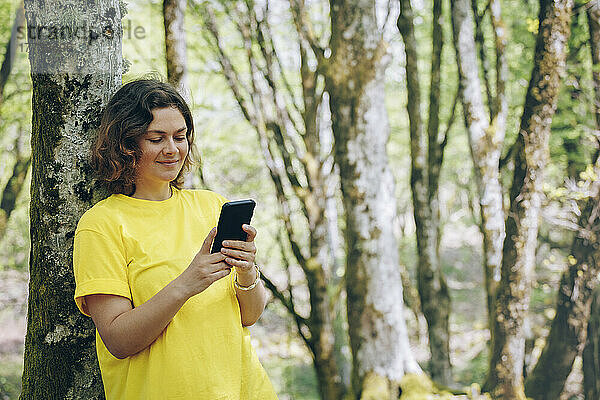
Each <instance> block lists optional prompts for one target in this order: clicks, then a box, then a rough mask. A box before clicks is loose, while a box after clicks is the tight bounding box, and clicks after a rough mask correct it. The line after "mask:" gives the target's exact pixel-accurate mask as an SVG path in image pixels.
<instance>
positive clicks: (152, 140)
mask: <svg viewBox="0 0 600 400" xmlns="http://www.w3.org/2000/svg"><path fill="white" fill-rule="evenodd" d="M148 140H149V141H150V142H152V143H159V142H160V141H161V140H162V139H160V138H158V139H148Z"/></svg>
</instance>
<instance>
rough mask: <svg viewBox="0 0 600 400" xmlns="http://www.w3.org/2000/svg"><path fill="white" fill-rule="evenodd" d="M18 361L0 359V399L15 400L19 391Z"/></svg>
mask: <svg viewBox="0 0 600 400" xmlns="http://www.w3.org/2000/svg"><path fill="white" fill-rule="evenodd" d="M22 368H23V365H22V363H21V362H19V361H12V360H8V361H4V360H2V359H0V400H16V399H18V398H19V394H20V393H21V369H22Z"/></svg>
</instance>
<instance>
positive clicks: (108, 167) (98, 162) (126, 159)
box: [91, 79, 195, 196]
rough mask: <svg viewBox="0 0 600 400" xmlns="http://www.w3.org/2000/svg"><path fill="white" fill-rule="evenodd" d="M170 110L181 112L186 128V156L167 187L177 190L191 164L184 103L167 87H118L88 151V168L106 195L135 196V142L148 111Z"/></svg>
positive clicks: (152, 83)
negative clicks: (106, 190) (90, 152)
mask: <svg viewBox="0 0 600 400" xmlns="http://www.w3.org/2000/svg"><path fill="white" fill-rule="evenodd" d="M166 107H173V108H176V109H178V110H179V111H180V112H181V115H182V116H183V118H184V119H185V124H186V126H187V133H186V136H187V141H188V145H189V150H188V154H187V155H186V157H185V160H184V162H183V167H182V168H181V171H179V174H178V175H177V178H175V180H173V181H171V186H175V187H176V188H178V189H181V187H182V186H183V180H184V174H185V173H186V172H187V171H188V170H189V169H190V167H191V166H192V165H193V164H194V160H193V158H195V157H190V156H191V155H192V156H193V154H191V153H192V148H193V147H192V145H193V143H194V121H193V119H192V113H191V112H190V109H189V107H188V105H187V104H186V102H185V100H184V99H183V97H181V95H179V93H177V91H176V90H175V89H174V88H173V87H172V86H171V85H169V84H168V83H165V82H161V81H159V80H157V79H141V80H136V81H133V82H129V83H127V84H125V85H123V87H121V88H120V89H119V90H118V91H117V92H116V93H115V94H114V95H113V97H112V98H111V99H110V101H109V102H108V104H107V105H106V108H105V109H104V113H103V115H102V120H101V122H100V128H99V129H98V136H97V137H96V140H95V142H94V144H93V147H92V159H91V164H92V167H93V168H94V170H95V171H96V173H97V177H98V179H99V181H101V182H102V183H104V184H105V185H106V188H107V189H108V191H109V192H110V193H113V194H114V193H121V194H125V195H128V196H130V195H132V194H133V193H135V177H136V166H137V164H138V162H139V160H140V157H141V155H142V153H141V150H140V148H139V146H138V138H139V137H141V136H143V135H145V134H146V131H147V130H148V125H150V123H151V122H152V119H153V117H152V110H154V109H157V108H166Z"/></svg>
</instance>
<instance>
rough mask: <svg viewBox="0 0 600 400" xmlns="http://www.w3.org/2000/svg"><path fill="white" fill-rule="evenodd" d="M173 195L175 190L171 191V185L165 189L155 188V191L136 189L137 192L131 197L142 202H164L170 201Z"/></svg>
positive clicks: (142, 188)
mask: <svg viewBox="0 0 600 400" xmlns="http://www.w3.org/2000/svg"><path fill="white" fill-rule="evenodd" d="M172 195H173V189H171V185H170V184H169V185H166V186H165V187H163V188H155V189H153V190H148V188H144V187H141V188H138V187H136V189H135V192H134V193H133V195H131V197H133V198H136V199H142V200H151V201H163V200H167V199H169V198H170V197H171V196H172Z"/></svg>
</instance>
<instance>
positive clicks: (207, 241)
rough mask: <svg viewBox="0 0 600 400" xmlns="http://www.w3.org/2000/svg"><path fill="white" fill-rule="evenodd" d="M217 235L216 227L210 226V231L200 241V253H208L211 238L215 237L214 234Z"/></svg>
mask: <svg viewBox="0 0 600 400" xmlns="http://www.w3.org/2000/svg"><path fill="white" fill-rule="evenodd" d="M216 235H217V228H216V227H215V228H212V229H211V230H210V232H208V235H207V236H206V239H204V243H202V247H201V248H200V253H202V254H210V246H211V245H212V242H213V240H214V239H215V236H216Z"/></svg>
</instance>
